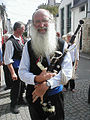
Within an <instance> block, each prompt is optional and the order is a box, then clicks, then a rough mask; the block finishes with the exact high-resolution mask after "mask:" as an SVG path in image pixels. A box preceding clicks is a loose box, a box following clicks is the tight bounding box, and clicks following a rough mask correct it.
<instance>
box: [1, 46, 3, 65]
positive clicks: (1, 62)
mask: <svg viewBox="0 0 90 120" xmlns="http://www.w3.org/2000/svg"><path fill="white" fill-rule="evenodd" d="M2 63H3V59H2V51H1V48H0V66H1V65H2Z"/></svg>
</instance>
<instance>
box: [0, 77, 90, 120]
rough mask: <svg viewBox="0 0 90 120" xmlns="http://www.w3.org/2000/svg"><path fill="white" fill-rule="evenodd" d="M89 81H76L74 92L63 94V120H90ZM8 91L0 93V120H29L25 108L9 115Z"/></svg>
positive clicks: (26, 108)
mask: <svg viewBox="0 0 90 120" xmlns="http://www.w3.org/2000/svg"><path fill="white" fill-rule="evenodd" d="M89 83H90V81H89V80H87V79H86V80H85V79H83V80H78V79H77V80H76V89H77V90H76V92H75V93H73V92H71V91H67V92H64V98H65V100H64V102H65V120H90V104H88V102H87V96H88V87H89ZM9 96H10V90H7V91H4V90H3V88H1V91H0V120H31V119H30V116H29V112H28V107H27V106H22V107H21V106H19V110H20V113H19V114H17V115H14V114H12V113H10V111H9V106H10V98H9Z"/></svg>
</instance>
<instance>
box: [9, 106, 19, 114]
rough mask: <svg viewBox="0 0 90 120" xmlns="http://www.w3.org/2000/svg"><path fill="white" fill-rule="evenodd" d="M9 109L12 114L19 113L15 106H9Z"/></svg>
mask: <svg viewBox="0 0 90 120" xmlns="http://www.w3.org/2000/svg"><path fill="white" fill-rule="evenodd" d="M10 111H11V112H12V113H13V114H18V113H19V110H18V109H17V107H16V106H15V107H10Z"/></svg>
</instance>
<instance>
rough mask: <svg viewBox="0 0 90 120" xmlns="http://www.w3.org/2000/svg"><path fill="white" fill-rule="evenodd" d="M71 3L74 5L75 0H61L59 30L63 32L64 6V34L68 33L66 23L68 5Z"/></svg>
mask: <svg viewBox="0 0 90 120" xmlns="http://www.w3.org/2000/svg"><path fill="white" fill-rule="evenodd" d="M70 3H71V5H72V3H73V0H63V1H62V2H61V4H60V6H59V18H58V19H59V20H58V21H59V23H58V24H59V25H58V26H59V27H60V28H58V29H59V32H60V33H61V21H60V20H61V9H62V8H64V35H65V34H66V33H67V30H66V28H67V27H66V26H67V24H66V22H67V5H69V4H70Z"/></svg>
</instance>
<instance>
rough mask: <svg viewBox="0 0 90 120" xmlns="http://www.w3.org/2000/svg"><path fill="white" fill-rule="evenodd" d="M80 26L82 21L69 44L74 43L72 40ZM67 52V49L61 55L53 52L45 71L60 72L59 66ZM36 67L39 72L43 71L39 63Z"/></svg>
mask: <svg viewBox="0 0 90 120" xmlns="http://www.w3.org/2000/svg"><path fill="white" fill-rule="evenodd" d="M82 24H84V21H83V20H80V21H79V24H78V27H77V29H76V31H75V32H74V34H73V35H72V37H71V39H70V43H71V44H72V43H73V42H74V40H75V38H76V34H77V32H78V31H79V30H80V28H81V26H82ZM67 52H68V48H67V49H66V50H64V52H63V53H62V52H60V51H55V53H54V55H53V57H52V59H51V62H50V65H49V67H48V68H47V71H50V72H56V73H58V72H59V71H60V70H61V64H62V62H63V59H64V56H65V55H66V53H67ZM37 65H38V67H39V68H40V69H41V70H44V67H43V65H42V64H41V63H39V62H38V63H37Z"/></svg>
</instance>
